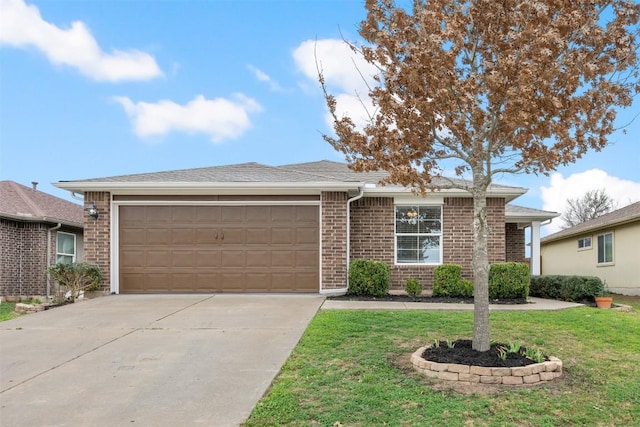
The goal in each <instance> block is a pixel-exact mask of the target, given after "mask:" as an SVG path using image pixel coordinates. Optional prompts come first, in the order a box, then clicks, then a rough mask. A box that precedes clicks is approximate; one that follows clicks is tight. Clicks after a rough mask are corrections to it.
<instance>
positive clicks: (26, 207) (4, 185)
mask: <svg viewBox="0 0 640 427" xmlns="http://www.w3.org/2000/svg"><path fill="white" fill-rule="evenodd" d="M0 218H8V219H12V220H17V221H31V222H50V223H63V224H65V225H71V226H74V227H82V220H83V210H82V206H80V205H77V204H75V203H72V202H69V201H67V200H64V199H61V198H59V197H55V196H52V195H51V194H47V193H43V192H42V191H38V190H35V189H33V188H29V187H26V186H24V185H21V184H18V183H17V182H13V181H0Z"/></svg>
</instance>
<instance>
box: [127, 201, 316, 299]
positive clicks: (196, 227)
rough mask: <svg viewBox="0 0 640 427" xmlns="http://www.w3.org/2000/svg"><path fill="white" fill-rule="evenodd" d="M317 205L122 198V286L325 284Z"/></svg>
mask: <svg viewBox="0 0 640 427" xmlns="http://www.w3.org/2000/svg"><path fill="white" fill-rule="evenodd" d="M318 217H319V215H318V207H317V206H120V208H119V227H120V230H119V248H120V257H119V269H120V277H119V279H120V292H122V293H166V292H318V290H319V259H320V255H319V247H320V245H319V241H318V239H319V226H318Z"/></svg>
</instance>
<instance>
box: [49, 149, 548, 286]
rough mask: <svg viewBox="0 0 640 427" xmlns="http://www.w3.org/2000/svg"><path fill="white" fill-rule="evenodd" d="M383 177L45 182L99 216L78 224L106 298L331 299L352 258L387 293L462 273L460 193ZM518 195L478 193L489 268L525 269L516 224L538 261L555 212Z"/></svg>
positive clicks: (255, 171)
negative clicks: (424, 190)
mask: <svg viewBox="0 0 640 427" xmlns="http://www.w3.org/2000/svg"><path fill="white" fill-rule="evenodd" d="M383 177H384V173H383V172H379V173H355V172H353V171H351V170H350V169H348V167H347V165H345V164H343V163H336V162H330V161H319V162H312V163H302V164H293V165H284V166H277V167H273V166H266V165H261V164H257V163H244V164H238V165H229V166H217V167H210V168H199V169H187V170H178V171H168V172H158V173H146V174H137V175H126V176H116V177H109V178H97V179H88V180H82V181H61V182H58V183H56V184H55V185H56V186H57V187H59V188H63V189H67V190H69V191H73V192H76V193H84V199H85V206H89V204H94V205H95V206H96V207H97V208H98V210H99V217H98V218H97V219H93V218H89V217H85V224H84V225H85V228H84V230H85V234H84V237H85V242H84V251H85V258H86V260H87V262H91V263H96V264H98V265H99V266H100V267H101V268H102V271H103V285H104V286H105V290H109V291H111V292H114V293H170V292H320V293H339V292H344V291H345V290H346V285H347V269H348V261H350V260H353V259H363V258H366V259H376V260H382V261H385V262H387V263H388V264H389V266H390V267H391V280H392V289H403V286H404V282H405V280H406V279H407V278H410V277H416V278H418V279H420V280H421V282H422V283H423V285H424V286H425V287H426V288H427V289H429V288H430V286H431V281H432V275H433V269H434V268H435V267H436V266H437V265H439V264H442V263H458V264H461V265H462V266H463V274H464V275H465V276H466V277H471V250H472V228H471V227H472V213H473V204H472V199H471V198H470V195H469V194H468V193H467V192H464V191H461V190H442V191H439V192H437V193H431V194H429V195H427V197H426V198H423V197H420V196H417V195H415V194H413V193H412V192H411V190H410V189H408V188H404V187H400V186H392V185H387V186H381V185H380V184H379V182H380V180H381V179H382V178H383ZM525 192H526V189H524V188H519V187H509V186H502V185H492V186H491V187H490V189H489V199H488V222H489V226H490V228H491V234H490V238H489V257H490V260H491V261H493V262H496V261H524V260H525V229H527V228H528V229H530V230H531V242H532V254H533V258H534V259H539V257H536V254H537V253H539V235H540V225H541V223H543V222H544V221H547V220H550V219H551V218H554V217H555V216H557V214H556V213H555V212H545V211H540V210H536V209H530V208H524V207H519V206H515V205H511V204H509V203H510V202H511V201H512V200H514V199H515V198H517V197H519V196H520V195H522V194H524V193H525ZM536 251H538V252H537V253H536ZM532 269H533V270H534V272H539V264H538V263H537V262H532ZM536 269H538V270H536Z"/></svg>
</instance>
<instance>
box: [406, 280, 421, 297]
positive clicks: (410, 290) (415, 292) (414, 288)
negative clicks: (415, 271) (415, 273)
mask: <svg viewBox="0 0 640 427" xmlns="http://www.w3.org/2000/svg"><path fill="white" fill-rule="evenodd" d="M404 291H405V292H406V293H407V295H409V296H410V297H411V298H414V299H415V298H416V297H417V296H419V295H420V294H421V293H422V285H421V284H420V281H419V280H418V279H408V280H407V283H405V284H404Z"/></svg>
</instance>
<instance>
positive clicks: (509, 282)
mask: <svg viewBox="0 0 640 427" xmlns="http://www.w3.org/2000/svg"><path fill="white" fill-rule="evenodd" d="M530 281H531V280H530V278H529V266H527V264H524V263H521V262H497V263H494V264H491V267H490V269H489V298H490V299H511V298H525V299H526V298H527V297H528V296H529V284H530Z"/></svg>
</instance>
